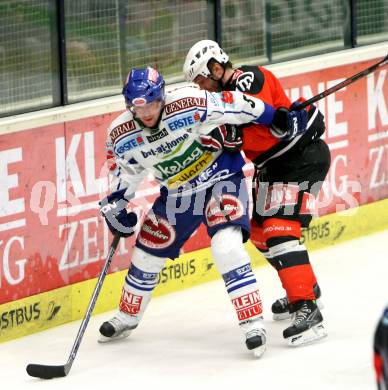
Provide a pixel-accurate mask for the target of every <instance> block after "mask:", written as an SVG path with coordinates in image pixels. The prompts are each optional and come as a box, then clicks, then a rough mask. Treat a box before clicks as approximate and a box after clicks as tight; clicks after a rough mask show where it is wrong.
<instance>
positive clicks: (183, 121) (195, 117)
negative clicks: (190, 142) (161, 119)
mask: <svg viewBox="0 0 388 390" xmlns="http://www.w3.org/2000/svg"><path fill="white" fill-rule="evenodd" d="M199 120H200V116H199V114H198V113H197V112H196V113H195V114H191V115H176V116H174V117H173V118H172V119H169V120H168V121H167V124H168V127H169V129H170V130H171V131H175V130H179V129H182V128H186V127H193V126H194V125H195V123H196V122H198V121H199Z"/></svg>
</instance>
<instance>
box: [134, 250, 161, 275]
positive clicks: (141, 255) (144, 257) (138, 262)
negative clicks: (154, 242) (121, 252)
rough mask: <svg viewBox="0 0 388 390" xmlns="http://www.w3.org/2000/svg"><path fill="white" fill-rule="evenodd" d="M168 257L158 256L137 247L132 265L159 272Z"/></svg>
mask: <svg viewBox="0 0 388 390" xmlns="http://www.w3.org/2000/svg"><path fill="white" fill-rule="evenodd" d="M165 262H166V259H165V258H164V257H157V256H155V255H151V254H149V253H147V252H145V251H144V250H143V249H140V248H138V247H135V248H134V250H133V253H132V265H134V266H135V267H136V268H138V269H141V270H142V271H145V272H150V273H159V272H160V271H161V270H162V268H163V267H164V263H165Z"/></svg>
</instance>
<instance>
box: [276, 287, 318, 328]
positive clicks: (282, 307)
mask: <svg viewBox="0 0 388 390" xmlns="http://www.w3.org/2000/svg"><path fill="white" fill-rule="evenodd" d="M314 294H315V298H317V304H318V307H319V309H320V310H322V309H323V303H322V300H321V299H320V298H321V289H320V288H319V285H318V284H316V285H315V286H314ZM271 311H272V315H273V319H274V320H275V321H281V320H286V319H288V318H291V314H290V302H289V301H288V298H287V297H284V298H279V299H278V300H276V301H275V302H274V303H273V304H272V307H271Z"/></svg>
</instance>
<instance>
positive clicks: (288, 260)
mask: <svg viewBox="0 0 388 390" xmlns="http://www.w3.org/2000/svg"><path fill="white" fill-rule="evenodd" d="M279 241H280V242H279ZM275 242H276V245H271V246H270V247H269V255H268V261H270V263H271V264H272V265H273V266H274V267H275V268H276V269H277V270H278V271H280V270H282V269H285V268H289V267H293V266H297V265H304V264H309V257H308V254H307V250H306V247H305V246H304V245H303V244H301V243H300V242H299V240H296V239H287V238H283V239H279V240H276V241H275Z"/></svg>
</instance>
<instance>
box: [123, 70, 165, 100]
mask: <svg viewBox="0 0 388 390" xmlns="http://www.w3.org/2000/svg"><path fill="white" fill-rule="evenodd" d="M164 85H165V82H164V79H163V76H162V75H161V74H160V73H159V72H158V71H157V70H156V69H154V68H151V67H147V68H143V69H132V70H131V71H130V72H129V74H128V77H127V80H126V81H125V84H124V88H123V95H124V98H125V103H126V104H127V107H132V106H144V105H145V104H148V103H151V102H153V101H155V100H161V101H163V100H164Z"/></svg>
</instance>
